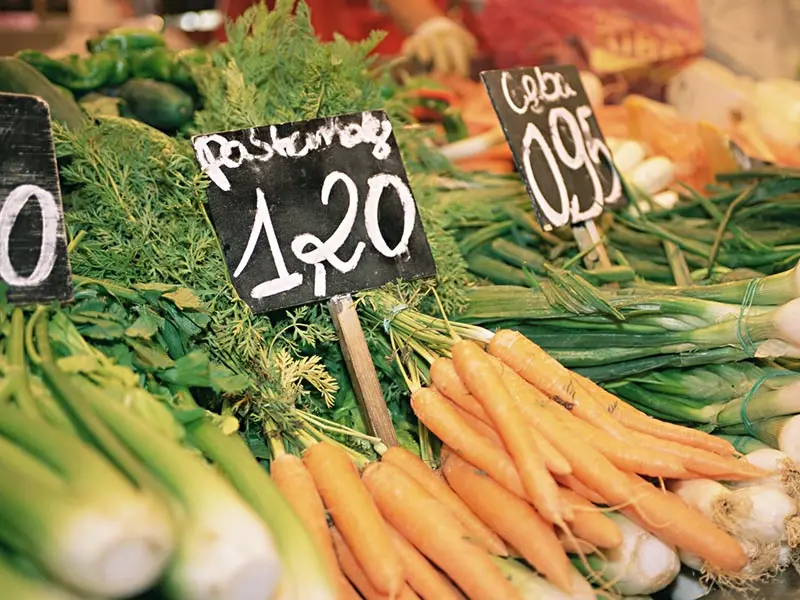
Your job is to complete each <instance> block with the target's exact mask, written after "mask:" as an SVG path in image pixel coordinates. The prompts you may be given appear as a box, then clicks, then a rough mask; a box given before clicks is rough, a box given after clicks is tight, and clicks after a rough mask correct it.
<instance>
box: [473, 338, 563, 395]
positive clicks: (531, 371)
mask: <svg viewBox="0 0 800 600" xmlns="http://www.w3.org/2000/svg"><path fill="white" fill-rule="evenodd" d="M489 354H491V355H492V356H496V357H497V358H499V359H500V360H502V361H503V362H504V363H505V364H507V365H508V366H509V367H511V368H512V369H514V371H516V372H517V373H519V374H520V375H521V376H522V377H523V378H525V380H526V381H528V382H529V383H531V384H532V385H534V386H536V387H537V388H539V389H540V390H542V391H543V392H544V393H545V394H547V395H548V396H550V397H551V398H553V399H554V400H556V401H557V402H559V403H561V404H563V405H564V406H567V407H569V406H570V405H571V404H572V403H573V402H574V398H573V396H574V394H575V384H574V383H573V381H572V376H571V374H570V372H569V371H568V370H567V369H565V368H564V367H563V366H562V365H561V363H559V362H558V361H557V360H556V359H555V358H553V357H552V356H550V355H549V354H547V352H545V351H544V350H542V349H541V348H540V347H539V346H537V345H536V344H534V343H533V342H532V341H531V340H529V339H528V338H526V337H525V336H524V335H522V334H521V333H519V332H518V331H513V330H511V329H501V330H500V331H497V332H496V333H495V334H494V336H493V337H492V339H491V341H490V342H489Z"/></svg>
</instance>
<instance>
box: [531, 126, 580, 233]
mask: <svg viewBox="0 0 800 600" xmlns="http://www.w3.org/2000/svg"><path fill="white" fill-rule="evenodd" d="M534 142H536V143H537V144H539V147H540V148H541V151H542V155H544V158H545V160H546V161H547V166H548V167H550V172H551V173H552V175H553V179H555V182H556V187H557V188H558V198H559V207H558V209H556V208H554V207H553V206H552V205H551V204H550V203H549V202H548V201H547V199H546V198H545V197H544V194H542V190H541V188H540V187H539V184H538V183H536V176H535V175H534V173H533V165H531V146H532V145H533V143H534ZM522 162H523V167H524V168H525V177H526V178H527V180H528V185H529V186H530V188H531V191H532V192H533V196H534V198H536V204H538V205H539V209H540V210H541V211H542V214H544V216H545V218H546V219H547V220H548V221H549V222H550V223H551V224H552V225H553V227H562V226H563V225H566V224H567V223H569V193H568V192H567V185H566V183H564V177H563V176H562V175H561V170H560V169H559V166H558V163H557V162H556V159H555V156H553V151H552V150H550V145H549V144H548V143H547V140H545V139H544V136H543V135H542V132H541V131H539V128H538V127H536V125H534V124H533V123H528V127H527V128H526V129H525V137H523V138H522Z"/></svg>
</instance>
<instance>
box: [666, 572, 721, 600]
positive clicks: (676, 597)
mask: <svg viewBox="0 0 800 600" xmlns="http://www.w3.org/2000/svg"><path fill="white" fill-rule="evenodd" d="M710 591H711V587H710V586H707V585H705V584H704V583H702V582H701V581H700V578H699V577H697V576H696V575H694V574H692V573H691V572H689V571H686V570H683V571H681V572H680V573H678V576H677V577H676V578H675V581H673V582H672V584H670V586H669V589H668V590H667V598H669V600H698V598H702V597H703V596H705V595H706V594H708V593H709V592H710Z"/></svg>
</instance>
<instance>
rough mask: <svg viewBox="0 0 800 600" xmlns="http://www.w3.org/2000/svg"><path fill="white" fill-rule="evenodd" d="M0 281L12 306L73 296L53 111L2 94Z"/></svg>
mask: <svg viewBox="0 0 800 600" xmlns="http://www.w3.org/2000/svg"><path fill="white" fill-rule="evenodd" d="M0 281H1V282H2V283H3V284H4V286H5V287H6V297H7V299H8V301H9V302H11V303H14V304H34V303H48V302H51V301H53V300H58V301H66V300H71V299H72V298H73V287H72V274H71V272H70V268H69V259H68V257H67V240H66V235H65V231H64V214H63V210H62V207H61V188H60V186H59V182H58V170H57V167H56V158H55V151H54V149H53V133H52V131H51V129H50V109H49V108H48V106H47V104H46V103H45V102H44V101H43V100H42V99H41V98H37V97H34V96H24V95H18V94H0Z"/></svg>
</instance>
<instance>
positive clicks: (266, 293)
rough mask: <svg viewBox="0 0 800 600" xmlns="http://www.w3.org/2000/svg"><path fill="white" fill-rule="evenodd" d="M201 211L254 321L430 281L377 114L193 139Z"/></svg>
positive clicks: (422, 241)
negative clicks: (204, 185)
mask: <svg viewBox="0 0 800 600" xmlns="http://www.w3.org/2000/svg"><path fill="white" fill-rule="evenodd" d="M192 143H193V145H194V150H195V154H196V156H197V160H198V162H199V163H200V166H201V168H202V169H203V171H204V172H205V173H207V174H208V176H209V178H210V179H211V183H210V186H209V189H208V209H209V214H210V217H211V220H212V222H213V225H214V227H215V229H216V231H217V234H218V235H219V237H220V240H221V242H222V247H223V251H224V254H225V260H226V262H227V265H228V270H229V272H230V274H231V278H232V280H233V284H234V287H235V288H236V291H237V293H238V294H239V296H240V297H241V298H242V299H243V300H244V301H245V302H247V303H248V305H249V306H250V307H251V308H252V309H253V311H254V312H257V313H262V312H268V311H271V310H275V309H279V308H288V307H291V306H297V305H300V304H306V303H309V302H313V301H316V300H322V299H325V298H330V297H332V296H336V295H339V294H349V293H352V292H355V291H359V290H365V289H371V288H375V287H379V286H381V285H383V284H385V283H388V282H390V281H393V280H396V279H406V280H408V279H416V278H420V277H430V276H434V275H435V273H436V269H435V265H434V262H433V257H432V255H431V252H430V248H429V246H428V241H427V238H426V237H425V232H424V231H423V229H422V223H421V222H420V218H419V215H418V214H417V208H416V204H415V202H414V197H413V195H412V193H411V188H410V186H409V183H408V178H407V175H406V171H405V167H404V165H403V161H402V159H401V157H400V151H399V149H398V146H397V142H396V141H395V138H394V133H393V132H392V126H391V123H390V122H389V119H388V117H387V116H386V114H385V113H383V112H380V111H374V112H364V113H359V114H352V115H342V116H338V117H332V118H324V119H313V120H309V121H302V122H297V123H284V124H280V125H269V126H264V127H255V128H251V129H242V130H239V131H228V132H223V133H215V134H207V135H199V136H196V137H194V138H193V140H192Z"/></svg>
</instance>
